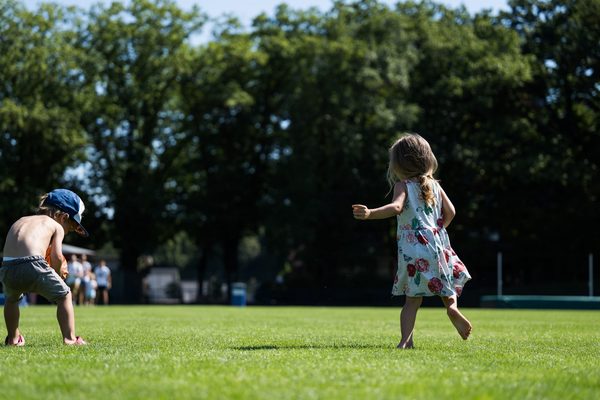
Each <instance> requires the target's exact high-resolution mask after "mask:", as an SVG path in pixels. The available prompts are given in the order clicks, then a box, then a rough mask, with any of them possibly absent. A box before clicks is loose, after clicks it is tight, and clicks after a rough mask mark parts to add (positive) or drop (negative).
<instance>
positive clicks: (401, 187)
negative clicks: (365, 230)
mask: <svg viewBox="0 0 600 400" xmlns="http://www.w3.org/2000/svg"><path fill="white" fill-rule="evenodd" d="M405 201H406V184H405V183H404V182H397V183H396V184H395V185H394V194H393V197H392V202H391V203H389V204H386V205H385V206H381V207H378V208H373V209H370V208H368V207H367V206H365V205H363V204H354V205H352V213H353V214H354V218H356V219H384V218H389V217H393V216H396V215H398V214H400V213H401V212H402V209H403V208H404V202H405Z"/></svg>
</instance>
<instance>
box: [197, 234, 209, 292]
mask: <svg viewBox="0 0 600 400" xmlns="http://www.w3.org/2000/svg"><path fill="white" fill-rule="evenodd" d="M198 247H200V248H202V256H201V257H200V260H199V261H198V265H197V267H196V273H197V275H198V277H197V282H198V292H197V294H196V303H204V302H205V301H206V296H205V295H204V294H203V293H202V285H203V284H204V276H205V275H206V266H207V265H208V259H209V257H210V252H211V247H212V245H211V243H208V242H204V243H202V244H201V245H199V246H198Z"/></svg>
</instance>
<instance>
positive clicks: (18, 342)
mask: <svg viewBox="0 0 600 400" xmlns="http://www.w3.org/2000/svg"><path fill="white" fill-rule="evenodd" d="M4 345H5V346H16V347H21V346H25V338H24V337H23V335H19V336H18V337H17V339H16V340H10V339H9V338H8V336H7V337H6V339H4Z"/></svg>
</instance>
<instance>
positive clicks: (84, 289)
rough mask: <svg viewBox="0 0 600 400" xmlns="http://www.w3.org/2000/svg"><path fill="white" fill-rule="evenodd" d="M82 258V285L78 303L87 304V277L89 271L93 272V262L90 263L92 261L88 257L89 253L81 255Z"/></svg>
mask: <svg viewBox="0 0 600 400" xmlns="http://www.w3.org/2000/svg"><path fill="white" fill-rule="evenodd" d="M80 258H81V270H82V272H81V287H80V288H79V296H78V301H77V302H78V303H79V304H86V303H87V301H86V295H87V292H88V288H87V287H86V285H87V283H88V279H86V277H88V273H93V271H92V264H90V262H89V261H88V259H87V255H85V254H82V255H81V256H80Z"/></svg>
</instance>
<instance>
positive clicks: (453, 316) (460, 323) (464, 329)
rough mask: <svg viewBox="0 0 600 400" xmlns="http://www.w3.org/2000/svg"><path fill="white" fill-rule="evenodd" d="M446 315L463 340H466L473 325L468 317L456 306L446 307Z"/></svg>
mask: <svg viewBox="0 0 600 400" xmlns="http://www.w3.org/2000/svg"><path fill="white" fill-rule="evenodd" d="M448 317H449V318H450V321H451V322H452V324H453V325H454V327H455V328H456V330H457V331H458V334H459V335H460V337H461V338H463V340H467V338H468V337H469V335H470V334H471V330H472V329H473V327H472V326H471V323H470V322H469V320H468V319H466V318H465V316H464V315H462V313H461V312H460V311H458V309H456V308H452V307H450V308H448Z"/></svg>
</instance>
